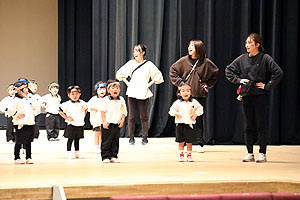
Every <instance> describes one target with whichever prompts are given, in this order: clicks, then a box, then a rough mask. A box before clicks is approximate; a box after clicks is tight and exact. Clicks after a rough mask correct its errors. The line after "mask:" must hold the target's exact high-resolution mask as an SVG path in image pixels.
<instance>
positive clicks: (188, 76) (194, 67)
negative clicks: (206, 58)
mask: <svg viewBox="0 0 300 200" xmlns="http://www.w3.org/2000/svg"><path fill="white" fill-rule="evenodd" d="M198 61H199V59H198V60H197V61H196V62H195V64H194V66H193V68H192V70H191V71H190V73H189V74H188V75H187V77H186V78H185V80H184V81H187V80H188V79H189V78H190V76H191V74H192V72H193V71H194V70H195V69H196V66H197V64H198Z"/></svg>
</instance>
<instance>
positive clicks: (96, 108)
mask: <svg viewBox="0 0 300 200" xmlns="http://www.w3.org/2000/svg"><path fill="white" fill-rule="evenodd" d="M94 89H95V95H94V96H93V97H92V98H91V99H90V100H89V102H88V111H89V112H90V122H91V125H92V126H93V131H94V132H95V138H94V142H95V153H98V154H99V153H100V152H101V151H100V146H99V145H100V144H101V125H102V117H101V111H100V106H101V103H102V100H103V98H104V97H105V96H106V84H105V83H104V82H102V81H99V82H98V83H96V84H95V87H94Z"/></svg>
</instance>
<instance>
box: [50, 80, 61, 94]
mask: <svg viewBox="0 0 300 200" xmlns="http://www.w3.org/2000/svg"><path fill="white" fill-rule="evenodd" d="M53 87H56V88H57V89H59V84H58V83H56V82H55V81H53V82H51V83H49V85H48V90H49V92H50V90H51V88H53Z"/></svg>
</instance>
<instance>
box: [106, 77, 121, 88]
mask: <svg viewBox="0 0 300 200" xmlns="http://www.w3.org/2000/svg"><path fill="white" fill-rule="evenodd" d="M114 84H118V85H120V81H118V80H117V79H111V80H108V81H107V86H106V89H109V88H110V87H111V86H112V85H114Z"/></svg>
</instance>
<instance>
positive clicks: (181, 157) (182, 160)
mask: <svg viewBox="0 0 300 200" xmlns="http://www.w3.org/2000/svg"><path fill="white" fill-rule="evenodd" d="M178 161H179V162H184V153H181V154H179V160H178Z"/></svg>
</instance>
